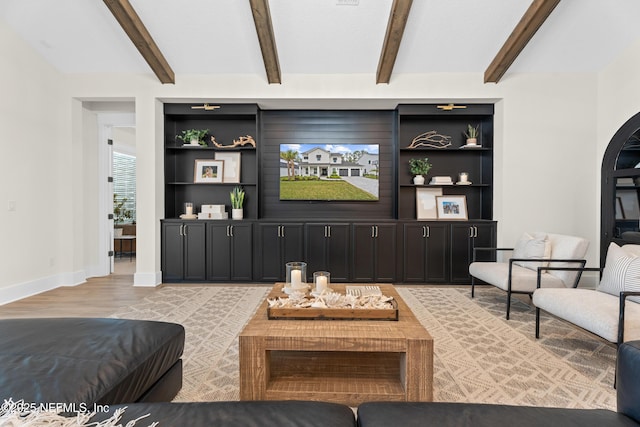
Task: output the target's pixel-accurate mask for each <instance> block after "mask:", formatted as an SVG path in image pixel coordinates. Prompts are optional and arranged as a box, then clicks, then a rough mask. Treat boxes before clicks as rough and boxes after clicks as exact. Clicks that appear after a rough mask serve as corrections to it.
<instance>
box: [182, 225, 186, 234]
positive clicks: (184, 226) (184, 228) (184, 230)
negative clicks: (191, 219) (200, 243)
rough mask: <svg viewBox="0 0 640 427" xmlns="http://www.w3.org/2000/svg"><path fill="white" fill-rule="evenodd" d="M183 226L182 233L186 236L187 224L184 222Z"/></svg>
mask: <svg viewBox="0 0 640 427" xmlns="http://www.w3.org/2000/svg"><path fill="white" fill-rule="evenodd" d="M182 227H183V228H182V235H183V236H186V235H187V224H183V225H182Z"/></svg>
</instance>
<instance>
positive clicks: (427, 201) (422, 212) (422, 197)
mask: <svg viewBox="0 0 640 427" xmlns="http://www.w3.org/2000/svg"><path fill="white" fill-rule="evenodd" d="M438 196H442V188H416V218H417V219H418V220H425V219H438V210H437V209H436V197H438Z"/></svg>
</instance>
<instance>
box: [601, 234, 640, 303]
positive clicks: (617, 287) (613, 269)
mask: <svg viewBox="0 0 640 427" xmlns="http://www.w3.org/2000/svg"><path fill="white" fill-rule="evenodd" d="M629 246H634V245H626V246H623V247H620V246H618V245H616V244H615V243H613V242H611V243H610V244H609V249H608V251H607V259H606V262H605V266H604V270H603V271H602V279H601V280H600V283H599V284H598V286H597V289H598V290H599V291H601V292H606V293H608V294H611V295H614V296H620V292H622V291H634V292H640V257H639V256H638V255H636V254H635V253H633V252H632V251H631V250H628V249H627V248H628V247H629ZM628 299H629V300H632V301H636V302H640V297H629V298H628Z"/></svg>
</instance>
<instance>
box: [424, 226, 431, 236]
mask: <svg viewBox="0 0 640 427" xmlns="http://www.w3.org/2000/svg"><path fill="white" fill-rule="evenodd" d="M425 228H426V229H427V236H426V237H427V239H428V238H429V237H431V228H429V226H428V225H427V226H426V227H425Z"/></svg>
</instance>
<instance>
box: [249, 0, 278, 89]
mask: <svg viewBox="0 0 640 427" xmlns="http://www.w3.org/2000/svg"><path fill="white" fill-rule="evenodd" d="M249 3H251V13H253V22H254V23H255V25H256V32H257V33H258V41H259V42H260V50H261V51H262V60H263V61H264V68H265V70H266V72H267V80H268V81H269V83H282V79H281V76H280V62H279V61H278V50H277V49H276V38H275V36H274V34H273V25H272V23H271V13H270V12H269V0H249Z"/></svg>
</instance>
